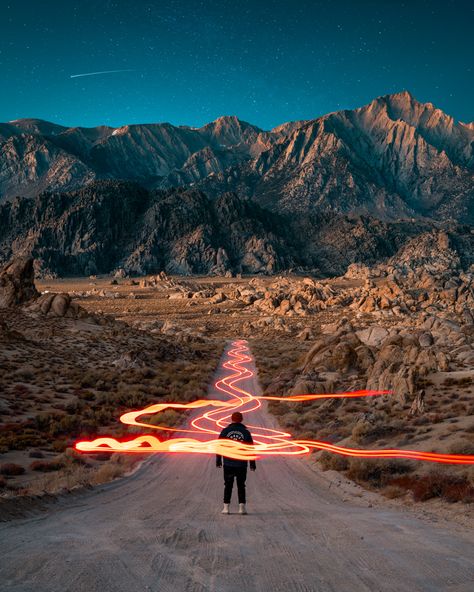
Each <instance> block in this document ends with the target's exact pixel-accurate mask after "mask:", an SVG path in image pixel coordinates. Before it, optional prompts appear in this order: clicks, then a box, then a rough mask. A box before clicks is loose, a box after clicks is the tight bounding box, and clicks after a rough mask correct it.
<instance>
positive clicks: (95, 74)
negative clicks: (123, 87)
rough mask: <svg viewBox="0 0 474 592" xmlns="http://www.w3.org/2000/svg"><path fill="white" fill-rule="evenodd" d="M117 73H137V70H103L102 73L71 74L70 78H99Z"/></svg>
mask: <svg viewBox="0 0 474 592" xmlns="http://www.w3.org/2000/svg"><path fill="white" fill-rule="evenodd" d="M116 72H135V70H130V69H126V70H103V71H102V72H86V73H85V74H71V76H69V78H82V77H83V76H97V75H98V74H115V73H116Z"/></svg>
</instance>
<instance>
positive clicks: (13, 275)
mask: <svg viewBox="0 0 474 592" xmlns="http://www.w3.org/2000/svg"><path fill="white" fill-rule="evenodd" d="M34 279H35V274H34V268H33V258H32V257H18V258H17V259H13V261H11V262H10V263H8V265H6V266H5V267H4V268H3V269H2V270H1V271H0V308H9V307H11V306H19V305H22V304H25V303H26V302H29V301H30V300H33V299H35V298H37V297H38V296H39V292H38V291H37V289H36V287H35V282H34Z"/></svg>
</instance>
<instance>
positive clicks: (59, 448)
mask: <svg viewBox="0 0 474 592" xmlns="http://www.w3.org/2000/svg"><path fill="white" fill-rule="evenodd" d="M66 448H67V442H66V440H54V441H53V443H52V444H51V449H52V450H53V451H54V452H64V450H66Z"/></svg>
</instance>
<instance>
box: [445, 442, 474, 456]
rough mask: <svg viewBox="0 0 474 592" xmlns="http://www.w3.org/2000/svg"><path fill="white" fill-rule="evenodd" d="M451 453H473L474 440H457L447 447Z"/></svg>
mask: <svg viewBox="0 0 474 592" xmlns="http://www.w3.org/2000/svg"><path fill="white" fill-rule="evenodd" d="M449 452H450V453H451V454H472V455H474V442H470V441H469V440H457V441H456V442H453V444H451V446H450V447H449Z"/></svg>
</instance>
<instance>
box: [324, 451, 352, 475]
mask: <svg viewBox="0 0 474 592" xmlns="http://www.w3.org/2000/svg"><path fill="white" fill-rule="evenodd" d="M319 464H320V465H321V468H322V469H323V471H329V470H332V471H346V470H347V469H348V468H349V461H348V459H347V457H346V456H341V455H340V454H334V453H332V452H328V451H327V450H323V452H322V453H321V456H320V457H319Z"/></svg>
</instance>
